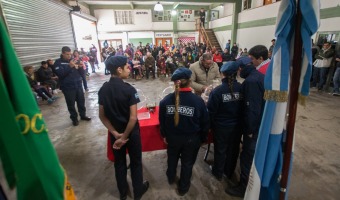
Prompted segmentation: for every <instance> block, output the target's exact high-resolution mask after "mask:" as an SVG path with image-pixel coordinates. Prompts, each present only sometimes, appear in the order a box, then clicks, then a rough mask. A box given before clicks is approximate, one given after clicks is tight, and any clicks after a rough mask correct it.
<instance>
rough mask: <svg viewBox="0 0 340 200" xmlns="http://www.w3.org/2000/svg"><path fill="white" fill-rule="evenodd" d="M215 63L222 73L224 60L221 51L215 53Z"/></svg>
mask: <svg viewBox="0 0 340 200" xmlns="http://www.w3.org/2000/svg"><path fill="white" fill-rule="evenodd" d="M213 61H214V62H215V63H217V65H218V68H219V71H221V66H222V65H223V59H222V55H221V54H220V52H219V51H215V53H214V55H213Z"/></svg>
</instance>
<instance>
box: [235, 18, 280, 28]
mask: <svg viewBox="0 0 340 200" xmlns="http://www.w3.org/2000/svg"><path fill="white" fill-rule="evenodd" d="M275 23H276V17H272V18H266V19H260V20H254V21H249V22H243V23H239V24H238V28H239V29H242V28H252V27H259V26H271V25H275Z"/></svg>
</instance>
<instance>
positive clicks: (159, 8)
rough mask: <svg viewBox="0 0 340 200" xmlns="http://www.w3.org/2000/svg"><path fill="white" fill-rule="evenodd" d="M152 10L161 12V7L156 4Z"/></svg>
mask: <svg viewBox="0 0 340 200" xmlns="http://www.w3.org/2000/svg"><path fill="white" fill-rule="evenodd" d="M153 9H154V10H155V11H163V6H162V4H160V3H159V2H158V3H157V4H156V5H155V7H154V8H153Z"/></svg>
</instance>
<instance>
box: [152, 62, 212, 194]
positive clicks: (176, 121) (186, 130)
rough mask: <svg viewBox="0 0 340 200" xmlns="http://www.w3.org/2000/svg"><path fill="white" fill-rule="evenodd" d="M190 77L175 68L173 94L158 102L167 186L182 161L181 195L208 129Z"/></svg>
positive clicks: (199, 99)
mask: <svg viewBox="0 0 340 200" xmlns="http://www.w3.org/2000/svg"><path fill="white" fill-rule="evenodd" d="M191 74H192V72H191V71H190V70H189V69H187V68H184V67H181V68H178V69H176V70H175V72H174V73H173V75H172V77H171V81H174V82H175V87H176V88H175V92H174V93H171V94H169V95H167V96H165V97H164V99H163V100H162V101H161V102H160V103H159V109H160V110H159V123H160V129H161V135H162V137H163V138H164V142H165V143H166V144H168V148H167V154H168V169H167V171H166V175H167V177H168V182H169V184H172V183H174V181H175V177H176V169H177V164H178V160H179V158H181V175H180V179H179V182H178V193H179V195H181V196H183V195H185V194H186V193H187V192H188V190H189V188H190V179H191V176H192V168H193V165H194V164H195V161H196V158H197V154H198V150H199V148H200V145H201V144H202V142H205V141H206V138H207V134H208V129H209V115H208V111H207V108H206V106H205V104H204V101H203V100H202V98H200V97H198V96H197V95H195V94H193V93H192V92H191V88H190V77H191Z"/></svg>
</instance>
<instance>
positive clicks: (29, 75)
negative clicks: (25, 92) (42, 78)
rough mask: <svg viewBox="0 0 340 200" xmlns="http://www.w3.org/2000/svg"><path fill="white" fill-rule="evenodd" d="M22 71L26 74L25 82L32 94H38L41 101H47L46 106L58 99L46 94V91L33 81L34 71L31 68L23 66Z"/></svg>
mask: <svg viewBox="0 0 340 200" xmlns="http://www.w3.org/2000/svg"><path fill="white" fill-rule="evenodd" d="M24 71H25V73H26V77H27V80H28V82H29V84H30V86H31V88H32V90H33V91H34V92H36V93H37V94H38V96H40V97H41V98H42V99H43V100H47V102H48V104H51V103H53V102H54V101H55V99H57V98H58V97H53V96H52V94H51V93H49V92H48V90H47V89H46V88H45V87H43V86H41V85H39V84H38V82H37V81H36V80H35V79H34V76H33V74H34V69H33V66H25V67H24Z"/></svg>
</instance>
